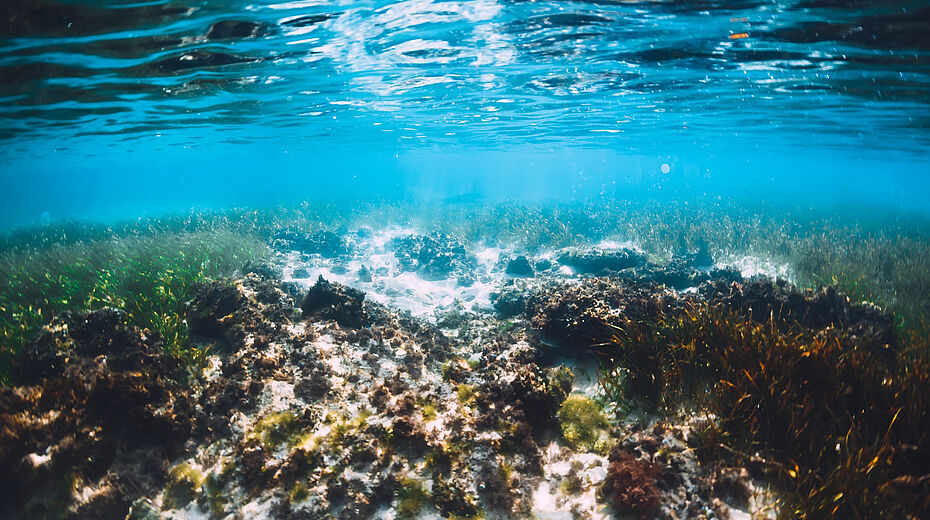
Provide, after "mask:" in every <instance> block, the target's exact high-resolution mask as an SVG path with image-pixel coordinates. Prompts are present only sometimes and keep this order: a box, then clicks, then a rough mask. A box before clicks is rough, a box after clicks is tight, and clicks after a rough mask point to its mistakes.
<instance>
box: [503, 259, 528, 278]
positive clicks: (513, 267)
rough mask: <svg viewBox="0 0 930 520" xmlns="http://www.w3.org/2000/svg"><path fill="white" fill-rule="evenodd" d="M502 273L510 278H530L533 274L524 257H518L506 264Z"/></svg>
mask: <svg viewBox="0 0 930 520" xmlns="http://www.w3.org/2000/svg"><path fill="white" fill-rule="evenodd" d="M504 272H506V273H507V274H509V275H510V276H517V277H530V276H533V275H534V274H535V273H534V272H533V266H532V265H530V261H529V260H527V258H526V256H524V255H520V256H518V257H516V258H514V259H512V260H510V261H509V262H507V269H506V270H505V271H504Z"/></svg>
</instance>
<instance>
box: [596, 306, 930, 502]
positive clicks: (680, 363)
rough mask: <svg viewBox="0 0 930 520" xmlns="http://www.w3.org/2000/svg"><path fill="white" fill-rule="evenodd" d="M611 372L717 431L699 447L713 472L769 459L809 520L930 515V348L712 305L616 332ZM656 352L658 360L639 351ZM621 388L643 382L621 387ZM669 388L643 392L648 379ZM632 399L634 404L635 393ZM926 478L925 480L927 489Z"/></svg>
mask: <svg viewBox="0 0 930 520" xmlns="http://www.w3.org/2000/svg"><path fill="white" fill-rule="evenodd" d="M605 330H609V331H610V332H609V333H608V336H607V338H606V339H605V341H603V342H601V343H599V344H598V347H597V348H598V349H600V350H601V351H602V352H608V353H609V355H610V360H611V361H610V362H609V363H607V364H606V366H608V367H610V366H612V364H616V365H619V366H621V367H622V370H621V371H616V370H614V371H609V372H605V373H603V374H602V377H603V378H604V379H609V380H611V384H612V385H613V386H615V387H621V388H623V389H624V390H625V391H629V392H639V393H640V396H641V397H651V398H653V399H658V400H659V401H660V402H662V403H664V405H665V407H666V409H672V408H673V407H674V406H682V405H688V406H693V407H696V408H699V409H702V410H704V411H706V413H707V415H708V416H709V417H713V418H715V419H714V420H713V422H712V423H711V424H710V425H708V427H707V428H706V429H705V430H704V431H703V432H699V435H697V436H696V437H695V439H696V441H695V442H696V443H697V446H696V447H697V448H698V450H699V453H700V454H702V455H703V456H704V457H705V459H706V458H710V459H711V460H705V462H707V463H713V462H715V459H718V458H724V459H732V458H735V459H737V460H736V462H738V463H740V462H742V463H746V462H748V461H749V460H750V459H752V458H753V454H756V453H760V452H761V453H762V454H763V458H764V460H765V465H766V467H767V471H768V473H769V474H770V475H774V478H775V480H776V481H777V482H778V483H779V485H780V486H781V487H782V489H783V490H784V492H785V493H786V494H787V497H788V499H787V503H789V504H792V507H793V509H792V510H791V511H788V513H790V514H791V515H792V516H796V517H801V518H820V517H827V516H830V517H842V518H904V517H923V516H925V515H926V514H927V513H928V512H930V500H928V499H927V497H928V496H930V495H928V494H927V491H928V489H930V488H928V487H927V483H926V481H925V480H926V479H925V477H924V475H925V474H926V468H927V467H930V466H927V464H928V463H930V434H928V428H930V414H928V410H927V408H926V407H927V405H928V402H927V396H930V372H928V371H927V368H930V358H928V355H930V349H927V345H926V341H923V342H922V343H921V344H919V345H918V344H911V345H910V346H907V347H905V348H903V349H902V350H901V351H899V352H897V353H895V354H894V355H893V356H892V357H890V358H889V356H888V355H887V353H886V352H884V351H883V350H880V349H876V348H874V347H873V346H871V345H869V344H868V343H867V342H866V341H864V340H863V339H862V338H858V337H855V336H851V335H849V334H847V333H845V332H844V331H843V330H842V329H840V330H837V329H831V328H828V329H825V330H811V329H805V328H802V327H800V326H799V325H798V324H797V323H792V322H787V321H778V320H776V318H774V317H771V318H770V319H769V320H767V321H765V322H755V321H752V320H750V319H748V318H746V317H744V316H741V315H739V314H736V313H733V312H731V311H727V310H722V309H718V308H715V307H712V306H709V305H706V304H702V305H693V306H685V307H682V308H678V309H671V308H669V309H666V310H665V312H664V313H663V314H662V315H661V316H659V317H657V318H656V319H655V320H641V321H638V322H629V321H627V322H625V323H623V324H622V325H619V326H612V327H610V328H608V329H605ZM651 337H655V338H657V339H656V340H655V341H650V342H649V343H648V348H647V351H648V353H649V354H648V355H647V356H645V359H646V360H647V361H649V362H648V363H645V364H643V365H637V364H636V363H638V362H639V361H640V360H641V359H643V355H642V354H638V353H637V349H642V348H643V347H642V346H641V345H637V344H635V342H638V341H640V340H641V339H642V338H651ZM618 378H624V379H628V380H630V381H632V384H624V383H623V382H618V381H617V379H618ZM644 380H645V381H648V382H652V381H658V383H653V384H647V385H641V384H637V382H640V381H644ZM627 395H628V394H627ZM921 479H924V480H921Z"/></svg>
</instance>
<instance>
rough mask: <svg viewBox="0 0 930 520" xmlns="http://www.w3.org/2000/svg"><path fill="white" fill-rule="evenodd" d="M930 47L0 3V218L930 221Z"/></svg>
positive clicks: (687, 14)
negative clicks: (699, 203) (706, 212)
mask: <svg viewBox="0 0 930 520" xmlns="http://www.w3.org/2000/svg"><path fill="white" fill-rule="evenodd" d="M928 35H930V7H927V4H926V3H925V2H922V1H885V2H881V1H856V2H839V1H833V0H790V1H789V0H783V1H765V0H732V1H712V0H703V1H641V2H637V1H621V2H614V1H586V2H582V1H577V2H542V1H540V2H535V1H533V2H526V1H494V0H474V1H430V0H408V1H402V2H370V1H364V2H348V1H336V2H327V1H321V0H297V1H292V2H283V3H271V2H267V3H266V2H256V3H249V2H240V1H232V0H229V1H212V2H211V1H207V2H203V1H197V2H193V1H170V2H169V1H149V2H145V1H111V2H104V1H84V2H65V1H60V2H53V1H47V0H42V1H32V0H7V1H6V2H3V5H2V7H0V117H2V118H3V125H2V128H0V193H2V195H0V227H3V228H7V229H9V228H11V227H19V226H25V225H30V224H36V223H39V222H43V221H44V220H50V221H52V222H56V221H61V220H67V219H75V218H76V219H90V220H116V219H125V218H133V217H136V216H140V215H157V214H161V213H166V212H172V211H178V210H185V211H186V210H189V209H191V208H200V209H216V208H225V207H230V206H263V205H275V204H287V203H292V202H296V201H301V200H321V201H333V200H336V201H350V202H352V201H358V200H387V201H404V202H414V203H417V202H433V203H436V202H438V203H446V202H453V201H475V200H477V201H499V200H589V199H596V198H617V199H626V200H628V199H637V198H651V199H656V198H658V199H661V198H664V197H672V198H676V199H682V198H684V199H688V198H715V197H727V198H738V199H749V200H753V201H756V200H766V201H770V200H777V199H787V200H791V201H801V202H802V203H804V204H810V205H818V204H839V205H846V206H849V207H853V208H854V207H856V206H857V205H861V204H878V205H883V206H890V207H892V208H906V209H916V210H920V211H925V210H927V209H928V208H930V205H928V204H927V203H926V201H927V200H928V196H930V182H928V180H927V177H928V172H930V146H928V143H930V36H928ZM43 215H45V217H44V220H43Z"/></svg>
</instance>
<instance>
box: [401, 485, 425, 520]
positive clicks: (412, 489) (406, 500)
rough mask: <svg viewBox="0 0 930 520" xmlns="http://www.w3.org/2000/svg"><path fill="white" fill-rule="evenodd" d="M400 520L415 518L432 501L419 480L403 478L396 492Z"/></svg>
mask: <svg viewBox="0 0 930 520" xmlns="http://www.w3.org/2000/svg"><path fill="white" fill-rule="evenodd" d="M394 499H395V500H396V501H397V506H396V509H397V516H398V518H415V517H416V516H417V515H418V514H419V512H420V511H421V510H422V509H423V508H424V507H425V506H426V504H428V503H429V501H430V494H429V492H428V491H427V490H426V488H424V487H423V483H422V482H420V481H419V480H417V479H414V478H410V477H403V478H401V479H400V480H399V481H398V482H397V488H396V489H395V490H394Z"/></svg>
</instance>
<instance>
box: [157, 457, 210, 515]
mask: <svg viewBox="0 0 930 520" xmlns="http://www.w3.org/2000/svg"><path fill="white" fill-rule="evenodd" d="M203 483H204V476H203V473H202V472H201V471H200V470H198V469H197V468H194V467H193V466H191V465H190V464H188V463H186V462H184V463H181V464H178V465H177V466H175V467H173V468H171V470H169V471H168V483H167V484H166V485H165V495H164V499H163V501H162V505H163V506H164V508H165V509H180V508H182V507H184V506H186V505H187V504H189V503H190V502H191V501H192V500H193V499H194V498H196V497H197V494H198V493H199V492H200V490H201V486H202V485H203Z"/></svg>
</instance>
